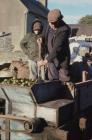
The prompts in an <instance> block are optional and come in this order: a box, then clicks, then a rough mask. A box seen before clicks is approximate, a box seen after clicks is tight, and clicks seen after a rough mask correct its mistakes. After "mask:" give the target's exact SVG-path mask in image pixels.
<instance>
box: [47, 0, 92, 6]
mask: <svg viewBox="0 0 92 140" xmlns="http://www.w3.org/2000/svg"><path fill="white" fill-rule="evenodd" d="M48 1H49V2H48V3H54V2H55V3H56V0H48ZM57 3H58V4H72V5H75V4H77V5H79V4H92V0H58V1H57Z"/></svg>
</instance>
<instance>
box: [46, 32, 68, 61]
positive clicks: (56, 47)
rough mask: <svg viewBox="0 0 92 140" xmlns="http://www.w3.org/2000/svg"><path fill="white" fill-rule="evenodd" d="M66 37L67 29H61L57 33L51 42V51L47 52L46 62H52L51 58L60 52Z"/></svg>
mask: <svg viewBox="0 0 92 140" xmlns="http://www.w3.org/2000/svg"><path fill="white" fill-rule="evenodd" d="M68 37H69V31H68V30H64V31H61V32H59V33H58V34H57V36H56V37H55V42H54V44H53V49H52V52H51V53H49V55H48V57H47V60H48V62H52V61H53V59H54V58H56V57H57V55H58V53H59V52H61V53H62V50H63V47H64V43H66V41H67V39H68Z"/></svg>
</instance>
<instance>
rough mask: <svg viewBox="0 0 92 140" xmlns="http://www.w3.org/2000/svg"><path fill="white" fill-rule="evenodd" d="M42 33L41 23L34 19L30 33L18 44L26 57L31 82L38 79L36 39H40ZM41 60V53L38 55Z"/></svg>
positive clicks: (37, 47)
mask: <svg viewBox="0 0 92 140" xmlns="http://www.w3.org/2000/svg"><path fill="white" fill-rule="evenodd" d="M42 31H43V25H42V22H41V21H40V20H39V19H35V20H34V21H33V23H32V32H30V33H28V34H27V35H26V36H25V37H24V38H23V39H22V41H21V43H20V45H21V48H22V50H23V52H24V53H25V54H26V55H27V56H28V62H29V71H30V76H29V79H32V80H36V79H37V78H38V67H37V61H38V60H39V46H38V44H37V39H38V38H42ZM40 40H41V39H40ZM41 46H42V44H41ZM40 49H43V48H40ZM41 52H42V50H41V51H40V53H41ZM41 58H43V54H42V53H41V54H40V59H41Z"/></svg>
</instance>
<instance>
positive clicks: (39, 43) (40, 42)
mask: <svg viewBox="0 0 92 140" xmlns="http://www.w3.org/2000/svg"><path fill="white" fill-rule="evenodd" d="M37 44H38V46H41V45H42V38H41V37H40V38H38V39H37Z"/></svg>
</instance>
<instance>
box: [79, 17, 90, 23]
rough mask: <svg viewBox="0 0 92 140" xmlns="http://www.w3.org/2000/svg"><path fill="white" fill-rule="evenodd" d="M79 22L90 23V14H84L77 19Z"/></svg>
mask: <svg viewBox="0 0 92 140" xmlns="http://www.w3.org/2000/svg"><path fill="white" fill-rule="evenodd" d="M79 23H80V24H92V15H86V16H85V17H82V18H81V19H80V20H79Z"/></svg>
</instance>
